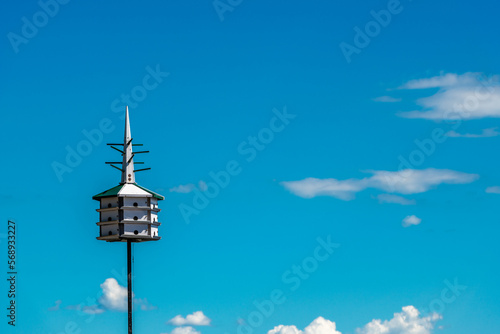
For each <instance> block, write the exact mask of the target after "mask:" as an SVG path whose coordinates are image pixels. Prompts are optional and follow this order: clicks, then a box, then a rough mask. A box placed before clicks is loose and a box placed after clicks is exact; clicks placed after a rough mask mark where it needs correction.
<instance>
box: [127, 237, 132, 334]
mask: <svg viewBox="0 0 500 334" xmlns="http://www.w3.org/2000/svg"><path fill="white" fill-rule="evenodd" d="M131 244H132V243H131V242H130V239H129V240H127V276H128V334H132V254H131V253H132V252H131Z"/></svg>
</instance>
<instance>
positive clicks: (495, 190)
mask: <svg viewBox="0 0 500 334" xmlns="http://www.w3.org/2000/svg"><path fill="white" fill-rule="evenodd" d="M486 192H487V193H488V194H500V187H499V186H493V187H488V188H486Z"/></svg>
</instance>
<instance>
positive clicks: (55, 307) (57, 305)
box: [49, 300, 62, 311]
mask: <svg viewBox="0 0 500 334" xmlns="http://www.w3.org/2000/svg"><path fill="white" fill-rule="evenodd" d="M61 303H62V300H56V302H55V305H54V306H52V307H49V311H59V309H60V308H61Z"/></svg>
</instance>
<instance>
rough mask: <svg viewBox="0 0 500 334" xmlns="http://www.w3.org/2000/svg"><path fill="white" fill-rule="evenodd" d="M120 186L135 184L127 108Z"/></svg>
mask: <svg viewBox="0 0 500 334" xmlns="http://www.w3.org/2000/svg"><path fill="white" fill-rule="evenodd" d="M122 155H123V162H122V182H121V183H122V184H123V183H135V174H134V153H133V152H132V135H131V133H130V120H129V116H128V106H127V109H126V112H125V136H124V139H123V154H122Z"/></svg>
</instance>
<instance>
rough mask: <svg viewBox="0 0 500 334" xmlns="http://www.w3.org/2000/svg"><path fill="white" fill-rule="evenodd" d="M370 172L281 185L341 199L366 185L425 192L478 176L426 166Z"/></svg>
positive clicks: (302, 192)
mask: <svg viewBox="0 0 500 334" xmlns="http://www.w3.org/2000/svg"><path fill="white" fill-rule="evenodd" d="M368 173H371V174H372V176H370V177H366V178H363V179H347V180H337V179H332V178H331V179H317V178H312V177H310V178H306V179H303V180H300V181H285V182H281V185H283V187H285V188H286V189H287V190H289V191H290V192H291V193H293V194H295V195H297V196H299V197H303V198H313V197H317V196H331V197H335V198H338V199H341V200H344V201H348V200H352V199H354V197H355V194H356V193H358V192H361V191H363V190H365V189H367V188H374V189H379V190H382V191H385V192H389V193H398V194H403V195H408V194H417V193H423V192H426V191H428V190H430V189H432V188H435V187H437V186H438V185H440V184H465V183H471V182H473V181H475V180H477V179H478V178H479V175H477V174H467V173H463V172H458V171H453V170H448V169H434V168H428V169H423V170H417V169H405V170H401V171H396V172H392V171H368Z"/></svg>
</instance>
